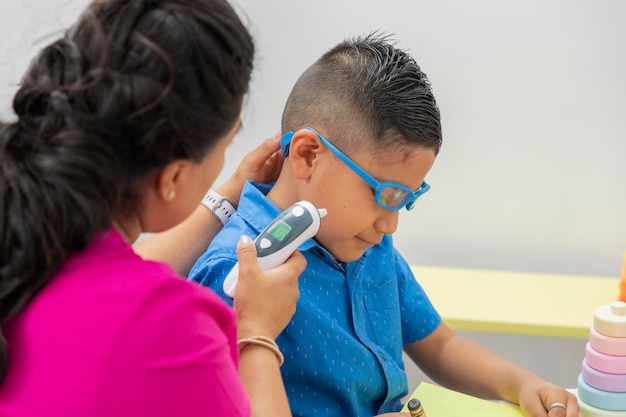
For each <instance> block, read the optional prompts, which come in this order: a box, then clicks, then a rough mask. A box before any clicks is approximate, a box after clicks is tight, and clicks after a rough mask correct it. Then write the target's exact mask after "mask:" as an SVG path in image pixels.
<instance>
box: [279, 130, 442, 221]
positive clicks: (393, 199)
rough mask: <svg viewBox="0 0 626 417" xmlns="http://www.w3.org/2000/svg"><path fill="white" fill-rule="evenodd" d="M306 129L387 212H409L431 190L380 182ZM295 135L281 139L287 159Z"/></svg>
mask: <svg viewBox="0 0 626 417" xmlns="http://www.w3.org/2000/svg"><path fill="white" fill-rule="evenodd" d="M305 129H308V130H310V131H311V132H313V133H315V134H316V135H317V137H318V138H319V139H320V140H321V141H322V143H323V144H324V145H325V146H326V147H327V148H328V149H330V150H331V151H332V152H333V153H334V154H335V155H336V156H337V157H338V158H339V159H341V160H342V161H343V163H345V164H346V165H347V166H348V167H350V169H352V171H354V172H355V173H356V174H357V175H358V176H359V177H361V178H363V180H364V181H365V182H366V183H367V184H369V186H370V187H372V188H373V189H374V190H375V191H376V194H375V197H374V200H375V201H376V204H378V205H379V206H380V207H382V208H385V209H387V210H400V209H401V208H402V207H406V209H407V210H411V209H413V207H415V203H417V199H418V198H420V197H421V196H422V194H424V193H425V192H426V191H428V190H429V189H430V185H428V184H427V183H426V181H423V182H422V185H421V187H420V188H418V189H417V190H416V191H413V190H411V189H410V188H409V187H405V186H404V185H402V184H398V183H397V182H392V181H386V182H379V181H377V180H376V179H375V178H374V177H372V176H371V175H370V174H368V173H367V172H365V170H364V169H363V168H361V167H360V166H358V165H357V164H355V163H354V162H353V161H352V160H351V159H350V158H348V157H347V156H346V155H345V154H344V153H343V152H341V151H340V150H339V149H337V148H336V147H335V145H333V144H332V143H330V142H329V141H328V139H326V138H325V137H324V136H322V135H321V134H320V133H319V132H318V131H317V130H315V129H313V128H312V127H305ZM293 135H294V132H287V133H285V134H284V135H283V137H282V138H281V139H280V147H281V150H282V153H283V157H287V155H289V145H290V144H291V139H292V138H293Z"/></svg>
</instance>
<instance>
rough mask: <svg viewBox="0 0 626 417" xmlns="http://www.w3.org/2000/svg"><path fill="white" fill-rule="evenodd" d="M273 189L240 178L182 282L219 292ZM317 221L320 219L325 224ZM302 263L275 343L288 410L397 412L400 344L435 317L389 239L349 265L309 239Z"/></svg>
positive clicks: (271, 208)
mask: <svg viewBox="0 0 626 417" xmlns="http://www.w3.org/2000/svg"><path fill="white" fill-rule="evenodd" d="M270 188H271V186H270V185H263V184H254V183H247V184H246V185H245V187H244V190H243V193H242V196H241V201H240V203H239V208H238V209H237V212H236V213H235V214H234V215H233V216H232V217H231V219H230V221H229V223H228V224H227V225H226V226H225V227H224V228H223V230H222V231H221V232H220V233H219V234H218V235H217V236H216V237H215V239H214V240H213V242H212V243H211V245H210V246H209V248H208V249H207V251H206V252H205V253H204V254H203V255H202V256H201V257H200V259H198V261H197V262H196V264H195V265H194V267H193V268H192V269H191V272H190V274H189V278H190V279H191V280H194V281H198V282H200V283H201V284H203V285H205V286H208V287H210V288H212V289H213V290H214V291H215V292H217V293H218V294H219V295H220V296H221V297H222V298H224V300H226V301H227V302H229V303H230V304H231V305H232V300H231V299H230V298H228V297H227V296H226V295H225V294H224V291H223V289H222V284H223V282H224V278H225V277H226V275H227V274H228V272H229V271H230V270H231V269H232V267H233V266H234V264H235V263H236V261H237V249H236V246H237V241H238V240H239V237H240V236H241V235H243V234H246V235H248V236H250V237H251V238H253V239H254V238H255V237H256V236H257V235H258V234H259V233H260V232H261V230H263V228H265V226H267V225H268V224H269V223H270V221H272V220H273V219H274V217H276V216H277V215H278V214H279V213H280V210H279V209H278V208H277V207H276V206H275V205H274V204H273V203H272V202H271V201H269V200H268V199H267V197H266V196H265V194H267V192H268V191H269V190H270ZM323 221H324V219H322V222H323ZM299 249H300V250H301V251H302V253H303V254H304V256H305V257H306V260H307V268H306V270H305V271H304V272H303V273H302V275H301V276H300V278H299V285H300V299H299V300H298V304H297V306H296V313H295V315H294V316H293V318H292V320H291V322H290V323H289V325H288V326H287V328H286V329H285V330H284V331H283V332H282V334H281V335H280V336H279V337H278V338H277V340H276V342H277V343H278V345H279V346H280V348H281V350H282V352H283V354H284V355H285V363H284V364H283V366H282V367H281V372H282V375H283V379H284V383H285V387H286V390H287V395H288V397H289V403H290V406H291V410H292V413H293V415H294V416H302V417H313V416H324V417H328V416H342V417H343V416H359V417H371V416H374V415H376V414H381V413H387V412H394V411H399V410H400V409H401V408H402V404H401V401H400V400H401V398H402V397H404V396H405V395H406V394H407V392H408V386H407V379H406V373H405V370H404V364H403V362H402V346H403V345H404V344H408V343H412V342H416V341H418V340H421V339H423V338H424V337H426V336H428V335H429V334H431V333H432V332H433V331H434V330H435V328H436V327H437V326H438V325H439V323H440V322H441V318H440V316H439V314H438V313H437V312H436V310H435V309H434V307H433V306H432V304H431V303H430V301H429V300H428V297H427V296H426V294H425V293H424V291H423V290H422V288H421V287H420V286H419V284H418V283H417V281H416V280H415V277H414V276H413V274H412V272H411V269H410V268H409V265H408V264H407V263H406V261H405V260H404V259H403V258H402V256H401V255H400V254H399V253H398V251H397V250H396V249H395V248H394V247H393V244H392V239H391V236H385V237H384V238H383V240H382V242H381V243H380V244H378V245H376V246H374V247H372V248H369V249H368V250H367V251H366V252H365V253H364V255H363V256H362V257H361V258H360V259H358V260H356V261H354V262H350V263H346V264H340V263H337V262H336V261H335V260H334V259H333V257H332V255H331V254H330V253H329V252H328V251H327V250H326V249H324V248H323V247H321V246H320V245H318V244H317V243H316V242H315V241H314V240H312V239H310V240H308V241H307V242H305V243H303V244H302V245H301V246H300V248H299Z"/></svg>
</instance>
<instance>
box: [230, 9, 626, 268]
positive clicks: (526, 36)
mask: <svg viewBox="0 0 626 417" xmlns="http://www.w3.org/2000/svg"><path fill="white" fill-rule="evenodd" d="M238 3H240V4H241V6H242V8H243V9H244V10H245V11H246V12H247V14H248V16H249V18H250V20H251V21H252V28H253V31H254V34H255V36H256V39H257V42H258V46H259V60H258V65H257V73H256V79H255V84H254V88H253V89H252V94H251V98H250V103H249V104H250V105H249V108H248V109H247V117H246V120H245V124H246V131H245V133H244V134H243V135H242V137H241V138H240V139H239V141H240V142H242V143H241V144H240V146H238V147H237V148H236V152H239V150H240V149H247V148H249V147H250V146H252V145H253V144H254V143H256V142H257V141H258V140H259V139H260V138H261V137H263V135H265V136H269V135H271V134H272V133H273V132H274V131H275V130H276V129H277V128H278V127H279V121H280V114H281V110H282V105H283V103H284V100H285V98H286V96H287V94H288V92H289V90H290V88H291V85H292V84H293V82H294V81H295V79H296V78H297V76H298V75H299V74H300V73H301V71H302V70H303V69H304V68H305V67H306V66H308V65H309V64H310V63H312V61H313V60H315V59H316V58H317V57H318V56H319V55H320V54H321V53H322V52H323V51H325V50H326V49H328V48H330V47H331V46H332V45H334V44H335V43H337V42H338V41H339V40H341V39H342V38H344V37H345V36H346V35H354V34H360V33H366V32H369V31H371V30H374V29H382V30H384V31H385V32H388V33H393V34H395V37H396V38H397V40H398V45H399V46H400V47H402V48H405V49H408V50H409V51H410V52H412V54H413V55H414V56H415V58H416V59H417V61H418V62H419V63H420V64H421V66H422V69H423V70H424V71H425V72H426V73H427V74H428V76H429V78H430V80H431V82H432V84H433V88H434V92H435V95H436V97H437V99H438V101H439V104H440V107H441V111H442V119H443V130H444V145H443V149H442V152H441V154H440V156H439V157H438V161H437V162H436V163H435V166H434V167H433V169H432V171H431V173H430V175H429V176H428V177H427V179H428V180H429V182H430V183H431V185H432V189H431V191H430V192H429V194H428V195H427V196H426V197H425V198H424V199H423V200H422V201H421V202H420V204H419V205H418V206H417V208H416V209H415V210H414V211H413V212H411V213H404V214H403V215H402V218H401V223H400V227H399V230H398V232H397V233H396V242H397V244H398V246H399V248H400V249H401V251H402V252H403V253H404V255H405V256H406V257H407V258H408V259H409V261H411V262H414V263H422V264H429V265H430V264H433V265H448V266H463V267H478V268H491V269H512V270H524V271H543V272H562V273H571V274H590V275H609V276H619V267H620V266H621V259H622V258H621V257H622V253H623V251H625V250H626V140H625V139H626V52H625V51H626V26H625V25H624V24H623V22H624V19H625V18H626V3H625V2H623V1H621V0H614V1H604V0H601V1H596V0H578V1H569V0H558V1H556V0H555V1H544V0H529V1H523V2H502V1H498V0H473V1H469V2H463V1H451V0H443V1H436V2H435V1H416V0H396V1H385V2H381V1H376V0H360V1H358V2H357V1H346V0H320V1H315V2H311V1H301V0H296V1H289V2H287V1H278V0H266V1H258V0H238ZM236 152H233V153H236ZM233 159H236V155H233Z"/></svg>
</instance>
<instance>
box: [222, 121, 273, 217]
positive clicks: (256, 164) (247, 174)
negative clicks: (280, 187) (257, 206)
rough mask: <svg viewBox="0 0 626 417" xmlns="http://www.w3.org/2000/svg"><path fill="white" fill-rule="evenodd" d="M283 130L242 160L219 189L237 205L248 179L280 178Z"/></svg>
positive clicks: (263, 180) (271, 179) (261, 180)
mask: <svg viewBox="0 0 626 417" xmlns="http://www.w3.org/2000/svg"><path fill="white" fill-rule="evenodd" d="M280 137H281V132H280V131H279V132H276V134H275V135H274V137H272V138H270V139H266V140H264V141H263V143H261V144H260V145H259V146H257V147H256V148H255V149H254V150H252V151H251V152H250V153H248V154H247V155H246V156H245V157H244V158H243V159H242V160H241V163H240V164H239V166H238V167H237V169H236V170H235V172H234V173H233V175H232V176H231V177H230V178H229V179H228V180H227V181H226V182H225V183H224V184H223V185H221V186H220V187H219V188H218V189H217V192H218V193H220V194H221V195H223V196H224V197H226V198H227V199H228V201H230V202H231V203H232V204H233V205H234V206H235V207H237V206H238V205H239V196H240V195H241V190H242V189H243V185H244V183H245V182H246V181H248V180H249V181H258V182H269V181H273V180H275V179H277V178H278V174H279V173H280V170H281V168H282V166H283V158H282V156H281V154H280Z"/></svg>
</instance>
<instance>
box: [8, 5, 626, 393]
mask: <svg viewBox="0 0 626 417" xmlns="http://www.w3.org/2000/svg"><path fill="white" fill-rule="evenodd" d="M236 3H237V4H238V5H239V6H240V7H241V9H242V10H243V11H244V12H245V13H246V15H247V16H248V18H249V20H250V28H251V30H252V32H253V34H254V36H255V38H256V40H257V46H258V59H257V66H256V71H255V74H254V82H253V85H252V89H251V94H250V97H249V98H248V100H247V105H246V109H245V111H244V126H245V128H244V130H243V131H242V133H241V134H240V135H239V136H238V137H237V138H236V142H235V144H234V145H233V146H231V148H230V149H229V151H228V162H227V166H226V169H225V171H224V173H223V175H222V176H221V177H220V178H221V179H224V178H226V176H227V175H228V174H229V173H230V172H231V171H232V169H234V166H235V165H236V163H237V162H238V160H239V158H240V157H241V156H242V155H243V154H244V153H245V152H247V151H248V150H250V149H251V148H252V147H254V146H255V145H256V144H257V143H258V142H259V141H260V140H261V139H263V138H265V137H268V136H271V135H272V134H273V133H274V132H275V131H276V130H277V129H278V128H279V127H280V115H281V112H282V106H283V104H284V101H285V98H286V96H287V94H288V92H289V90H290V88H291V86H292V84H293V82H294V81H295V80H296V78H297V77H298V75H299V74H300V73H301V72H302V70H303V69H304V68H306V67H307V66H308V65H309V64H310V63H312V62H313V61H314V60H315V59H316V58H317V57H318V56H319V55H320V54H321V53H322V52H324V51H325V50H327V49H328V48H330V47H331V46H333V45H334V44H335V43H337V42H338V41H340V40H341V39H343V38H344V37H345V36H348V35H357V34H362V33H367V32H369V31H371V30H376V29H381V30H383V31H385V32H387V33H391V34H395V37H396V39H397V40H398V45H399V46H400V47H402V48H404V49H408V50H409V51H410V52H411V53H412V54H413V55H414V56H415V58H416V59H417V61H418V62H419V63H420V65H421V66H422V68H423V70H424V71H425V72H426V73H427V74H428V76H429V78H430V80H431V82H432V84H433V88H434V92H435V94H436V96H437V99H438V102H439V104H440V107H441V111H442V118H443V126H444V146H443V149H442V152H441V154H440V156H439V157H438V160H437V162H436V163H435V166H434V168H433V169H432V171H431V173H430V174H429V176H428V181H429V182H430V183H431V185H432V190H431V191H430V192H429V193H428V195H427V196H426V197H425V198H424V199H423V200H422V201H421V202H420V204H419V205H418V206H417V208H416V209H415V210H414V211H412V212H410V213H407V212H404V213H403V214H402V216H401V222H400V227H399V230H398V232H397V233H396V242H397V244H398V246H399V248H400V250H401V251H402V252H403V253H404V255H405V256H406V258H407V259H408V260H409V261H410V262H412V263H421V264H427V265H447V266H462V267H478V268H491V269H506V270H524V271H542V272H558V273H569V274H588V275H606V276H615V277H618V276H619V268H620V266H621V259H622V258H621V257H622V253H623V252H624V251H626V140H625V139H626V52H625V51H626V26H625V25H624V23H623V22H624V19H625V18H626V2H624V1H622V0H575V1H569V0H551V1H545V0H525V1H518V2H510V1H504V2H503V1H498V0H473V1H469V2H465V1H452V0H439V1H425V0H395V1H392V0H387V1H384V2H383V1H379V0H359V1H349V0H317V1H303V0H292V1H284V0H263V1H261V0H237V1H236ZM85 4H87V1H85V0H21V1H12V2H8V1H5V2H4V3H3V5H2V13H0V36H1V39H2V41H1V42H0V80H1V81H0V103H1V104H0V115H2V116H4V117H10V111H9V110H8V103H9V100H10V96H11V95H12V94H13V92H14V90H15V86H16V84H17V83H18V81H19V77H20V75H21V73H22V72H23V71H24V69H25V67H26V64H27V62H28V60H29V59H30V57H31V56H32V54H33V53H34V50H35V48H37V47H40V46H42V45H43V43H45V42H46V41H48V40H49V39H50V34H51V33H54V32H55V31H56V30H58V29H59V28H62V27H64V26H66V25H67V24H69V22H71V21H72V20H73V19H74V18H75V17H76V16H77V14H78V11H79V10H80V8H81V7H83V6H84V5H85ZM484 290H487V289H477V291H484ZM616 291H617V289H616ZM558 296H561V297H563V296H567V289H566V288H564V289H563V293H562V294H555V297H558ZM494 314H497V312H494ZM470 336H471V337H476V338H477V339H478V340H479V341H482V342H484V343H486V344H487V345H488V346H490V347H492V348H493V349H494V350H496V351H501V352H500V353H502V354H504V355H505V356H507V357H509V358H510V359H512V360H514V361H516V362H518V363H520V364H523V365H525V366H526V365H528V366H529V367H530V368H531V369H533V370H535V371H536V372H538V373H540V374H542V375H543V376H545V377H547V378H550V379H552V380H556V381H557V382H559V383H562V384H564V385H568V384H569V385H572V384H573V383H574V382H573V381H572V383H569V381H571V374H572V373H573V372H575V371H576V372H577V368H578V367H579V366H580V363H579V362H578V360H579V358H580V359H582V355H583V352H582V351H581V343H580V341H568V340H558V341H554V343H552V345H551V346H553V347H554V346H556V347H558V349H557V351H555V352H553V353H554V354H550V352H546V350H545V349H546V348H544V350H542V351H532V349H531V347H532V346H534V345H536V344H537V343H535V341H534V340H533V339H528V338H526V339H524V342H521V341H520V342H519V343H518V341H517V339H514V338H513V339H512V338H511V337H506V336H501V337H499V340H497V339H498V337H495V340H494V338H493V337H491V336H489V337H484V335H470ZM512 340H516V342H515V343H511V341H512ZM540 344H542V345H544V346H547V345H545V343H543V342H541V343H540ZM568 349H569V353H566V354H562V355H561V354H559V351H567V350H568ZM578 352H580V356H579V353H578ZM542 356H546V357H545V358H544V360H543V361H541V357H542ZM555 359H556V362H559V361H561V365H558V366H557V364H555ZM563 361H566V362H565V363H563ZM559 366H561V368H565V369H569V373H568V374H567V375H565V376H564V374H563V372H562V369H558V367H559ZM560 378H563V379H560ZM563 380H564V382H561V381H563Z"/></svg>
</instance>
